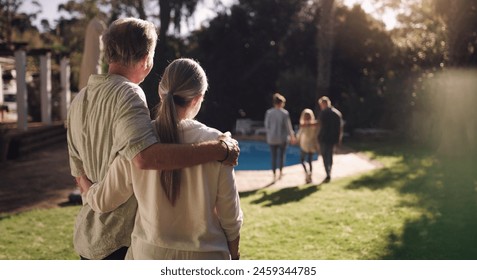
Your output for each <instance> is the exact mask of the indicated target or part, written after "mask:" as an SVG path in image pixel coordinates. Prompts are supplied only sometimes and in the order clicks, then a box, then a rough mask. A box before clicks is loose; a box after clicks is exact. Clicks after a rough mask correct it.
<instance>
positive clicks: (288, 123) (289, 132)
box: [286, 113, 295, 135]
mask: <svg viewBox="0 0 477 280" xmlns="http://www.w3.org/2000/svg"><path fill="white" fill-rule="evenodd" d="M286 122H287V123H286V126H287V129H288V134H289V135H294V134H295V131H294V130H293V126H292V123H291V119H290V114H288V113H287V117H286Z"/></svg>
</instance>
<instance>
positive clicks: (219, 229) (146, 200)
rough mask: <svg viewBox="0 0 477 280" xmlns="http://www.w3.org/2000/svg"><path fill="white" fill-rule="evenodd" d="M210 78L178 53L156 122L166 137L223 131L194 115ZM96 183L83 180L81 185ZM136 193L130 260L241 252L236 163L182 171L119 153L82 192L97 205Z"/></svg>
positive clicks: (205, 136) (212, 135)
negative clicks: (145, 165) (141, 165)
mask: <svg viewBox="0 0 477 280" xmlns="http://www.w3.org/2000/svg"><path fill="white" fill-rule="evenodd" d="M207 86H208V85H207V78H206V75H205V72H204V70H203V69H202V68H201V67H200V65H199V64H198V63H197V62H195V61H193V60H191V59H177V60H174V61H173V62H172V63H171V64H170V65H169V66H168V67H167V68H166V70H165V72H164V75H163V78H162V80H161V82H160V85H159V95H160V98H161V106H160V109H159V114H158V116H157V118H156V120H155V121H154V125H153V126H154V127H155V129H156V133H157V135H158V138H159V139H160V142H161V143H198V142H202V141H208V140H214V139H218V138H220V137H224V140H223V145H226V146H227V147H231V143H228V142H227V141H230V140H227V139H225V136H224V134H223V133H221V132H220V131H218V130H216V129H213V128H210V127H208V126H206V125H204V124H202V123H200V122H198V121H195V120H194V118H195V116H196V115H197V113H198V112H199V110H200V107H201V103H202V101H203V98H204V94H205V91H206V90H207ZM90 186H91V184H90V183H81V186H80V187H81V188H82V189H83V190H86V189H88V188H89V187H90ZM132 195H135V196H136V198H137V201H138V210H137V214H136V221H135V225H134V230H133V233H132V236H131V237H132V238H131V239H132V241H131V247H130V248H129V250H128V252H127V255H126V258H127V259H239V240H240V229H241V226H242V211H241V209H240V201H239V196H238V192H237V188H236V186H235V175H234V170H233V167H231V166H226V165H222V164H221V163H220V162H211V163H206V164H201V165H196V166H194V167H190V168H184V169H181V170H163V171H160V172H157V171H152V170H149V171H147V170H140V169H138V168H136V167H135V166H134V165H133V164H131V162H130V161H128V160H127V159H126V158H124V157H122V156H118V157H117V158H116V159H115V160H114V162H113V164H112V165H111V167H110V169H109V171H108V174H107V175H106V178H105V179H104V180H103V181H101V182H99V183H97V184H94V185H93V186H92V187H91V188H89V191H87V192H86V193H84V195H83V199H84V201H86V202H87V203H88V204H89V205H90V206H91V208H92V209H94V210H95V211H97V212H108V211H112V210H113V209H115V208H116V207H118V206H119V205H121V204H122V203H124V202H125V201H127V200H128V198H129V197H130V196H132Z"/></svg>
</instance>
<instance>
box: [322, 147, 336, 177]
mask: <svg viewBox="0 0 477 280" xmlns="http://www.w3.org/2000/svg"><path fill="white" fill-rule="evenodd" d="M333 147H334V144H328V143H320V150H321V151H320V152H321V157H322V158H323V164H324V166H325V171H326V177H330V175H331V166H332V165H333Z"/></svg>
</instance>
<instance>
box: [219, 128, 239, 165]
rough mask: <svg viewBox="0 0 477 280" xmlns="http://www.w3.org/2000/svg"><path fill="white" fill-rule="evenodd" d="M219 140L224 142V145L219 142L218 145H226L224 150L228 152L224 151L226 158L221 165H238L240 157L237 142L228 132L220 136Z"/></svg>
mask: <svg viewBox="0 0 477 280" xmlns="http://www.w3.org/2000/svg"><path fill="white" fill-rule="evenodd" d="M219 140H221V141H223V142H225V143H222V142H220V144H221V145H222V146H223V145H224V144H225V145H227V147H226V148H227V149H228V151H226V155H227V157H226V158H225V160H224V161H222V164H225V165H228V166H236V165H237V164H238V158H239V155H240V148H239V145H238V141H237V140H235V139H233V138H232V137H231V134H230V132H226V133H225V134H223V135H222V136H220V137H219ZM224 148H225V146H224Z"/></svg>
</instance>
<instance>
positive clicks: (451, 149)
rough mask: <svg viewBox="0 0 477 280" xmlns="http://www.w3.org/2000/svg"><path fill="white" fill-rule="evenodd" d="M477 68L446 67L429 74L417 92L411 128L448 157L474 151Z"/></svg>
mask: <svg viewBox="0 0 477 280" xmlns="http://www.w3.org/2000/svg"><path fill="white" fill-rule="evenodd" d="M475 77H477V71H476V70H449V71H444V72H441V73H439V74H437V75H435V76H431V77H429V78H428V79H427V80H426V81H425V82H424V83H423V89H424V90H423V92H422V93H418V94H417V95H416V102H419V107H418V109H417V110H415V111H414V113H413V121H412V127H411V130H412V131H413V132H414V134H415V135H416V137H417V138H419V139H422V140H423V142H427V143H430V144H431V145H432V146H435V147H436V148H437V150H438V152H439V153H441V154H443V155H447V156H456V155H459V156H462V155H471V154H473V153H475V152H477V111H476V110H475V104H477V79H476V78H475Z"/></svg>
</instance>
